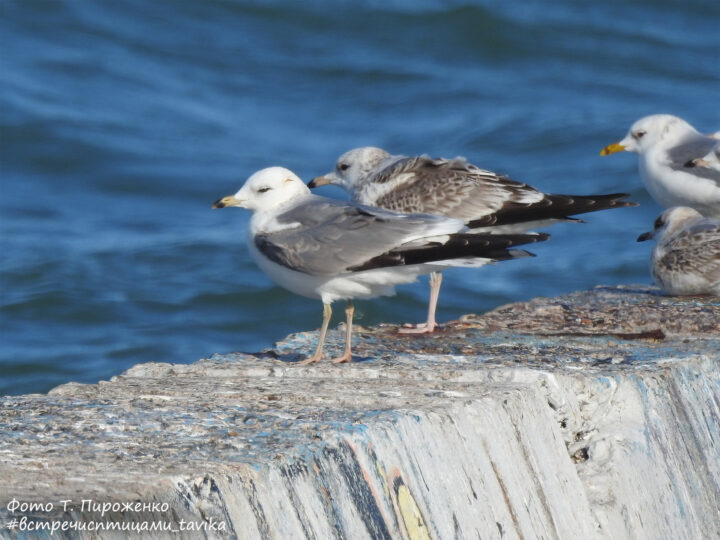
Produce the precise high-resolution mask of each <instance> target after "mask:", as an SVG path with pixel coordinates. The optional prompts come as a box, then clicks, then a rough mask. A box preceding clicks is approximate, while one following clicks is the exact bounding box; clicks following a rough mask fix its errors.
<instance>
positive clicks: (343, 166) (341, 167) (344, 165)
mask: <svg viewBox="0 0 720 540" xmlns="http://www.w3.org/2000/svg"><path fill="white" fill-rule="evenodd" d="M337 168H338V169H339V170H341V171H347V170H348V169H349V168H350V165H348V164H347V163H340V164H338V167H337Z"/></svg>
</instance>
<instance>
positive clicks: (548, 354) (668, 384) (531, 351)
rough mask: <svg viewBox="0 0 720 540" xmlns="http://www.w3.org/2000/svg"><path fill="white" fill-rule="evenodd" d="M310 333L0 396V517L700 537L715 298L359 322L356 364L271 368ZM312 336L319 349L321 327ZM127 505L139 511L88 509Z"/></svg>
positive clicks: (712, 402) (354, 532)
mask: <svg viewBox="0 0 720 540" xmlns="http://www.w3.org/2000/svg"><path fill="white" fill-rule="evenodd" d="M590 334H592V335H590ZM316 337H317V334H316V332H311V333H303V334H296V335H292V336H290V337H289V338H288V339H287V340H285V341H284V342H282V343H280V344H278V346H277V347H276V348H275V350H274V351H267V352H266V353H265V354H259V355H246V354H236V355H226V356H215V357H213V358H211V359H207V360H202V361H200V362H197V363H195V364H191V365H172V364H161V363H157V364H144V365H138V366H136V367H134V368H132V369H131V370H129V371H128V372H126V373H124V374H123V375H121V376H118V377H115V378H114V379H113V380H111V381H110V382H101V383H100V384H98V385H79V384H67V385H63V386H60V387H58V388H56V389H55V390H53V391H52V392H50V393H49V394H48V395H29V396H21V397H9V398H3V399H1V400H0V524H3V523H5V525H8V524H10V523H11V522H12V520H13V519H18V518H21V517H22V516H25V517H26V518H28V517H29V518H30V521H32V522H33V523H44V524H51V523H52V522H53V521H52V520H56V521H55V522H56V523H61V522H62V520H66V521H67V522H68V523H72V524H74V526H76V527H77V526H78V524H84V525H88V524H89V523H104V524H106V525H107V523H110V522H117V523H121V524H135V525H136V526H141V524H142V523H146V524H149V523H150V522H153V521H155V522H166V523H167V524H169V525H170V526H172V527H173V528H175V529H177V528H179V527H180V524H181V520H184V521H182V522H183V523H187V522H192V523H193V526H194V527H197V528H202V525H203V524H205V529H203V530H202V531H200V532H199V533H198V532H197V531H187V530H186V531H184V532H180V533H170V532H161V533H155V534H150V533H147V532H145V533H143V534H142V536H143V537H155V538H164V537H172V538H197V537H198V536H208V537H239V538H282V539H285V538H305V537H308V538H318V539H324V538H333V537H334V538H368V537H372V538H503V539H504V538H526V539H527V538H561V539H564V538H572V539H575V538H603V539H618V538H648V539H657V538H673V539H675V538H688V539H695V538H715V537H718V531H720V361H719V358H720V352H719V351H720V302H718V299H708V298H692V299H672V298H666V297H663V296H661V295H660V294H659V293H658V292H657V291H655V290H652V289H641V288H635V289H630V288H619V289H610V288H599V289H597V290H595V291H589V292H585V293H578V294H575V295H568V296H565V297H561V298H552V299H536V300H533V301H531V302H529V303H524V304H514V305H511V306H505V307H502V308H499V309H497V310H495V311H493V312H491V313H488V314H486V315H483V316H466V317H464V318H463V320H461V321H457V322H454V323H452V324H448V325H447V326H446V327H445V328H444V329H443V331H442V332H441V334H440V335H439V336H436V337H423V336H408V335H402V336H398V335H397V334H396V333H395V328H393V327H390V326H381V327H377V328H373V329H359V331H358V333H357V341H356V352H357V354H358V355H359V356H364V357H366V358H367V361H362V362H356V363H354V364H351V365H341V366H335V365H327V364H322V365H311V366H298V365H292V364H291V363H290V362H289V361H290V360H293V359H295V357H297V356H298V355H303V354H307V353H308V352H309V351H311V349H312V347H313V346H314V340H315V339H316ZM328 343H329V345H330V346H331V347H333V346H334V347H335V348H336V349H337V352H339V351H340V350H341V346H342V336H341V332H339V331H334V332H331V334H330V336H329V341H328ZM331 352H332V351H331ZM83 499H85V500H89V499H92V501H93V504H94V505H96V506H94V507H93V508H91V509H90V510H91V511H87V510H88V509H87V508H85V509H83V508H82V507H81V501H82V500H83ZM63 500H71V502H69V503H67V509H66V510H67V511H66V512H62V503H60V501H63ZM12 501H17V504H19V503H28V502H35V503H41V504H43V505H45V507H44V508H42V509H38V508H34V509H32V510H30V509H27V508H25V509H24V511H22V510H23V508H17V509H15V511H14V512H11V511H10V509H8V503H9V502H12ZM138 501H139V502H140V504H142V503H145V504H146V505H147V506H146V509H147V510H154V511H149V512H148V511H145V512H142V511H140V512H138V511H135V507H133V510H132V511H130V510H127V508H126V511H125V512H112V511H110V512H106V513H104V514H103V512H102V509H101V507H100V506H99V505H102V504H108V505H111V504H113V503H115V504H116V505H122V503H128V504H129V503H132V504H135V503H136V502H138ZM48 503H53V505H54V507H53V509H52V511H49V510H48V511H46V510H47V504H48ZM152 503H155V505H156V506H155V507H154V508H153V507H152ZM161 504H167V507H163V508H162V509H161V508H159V506H160V505H161ZM86 505H87V503H86ZM139 508H140V509H142V507H139ZM92 510H95V511H94V512H93V511H92ZM26 523H27V522H26ZM219 523H223V524H224V529H225V530H224V531H223V530H218V529H219V526H218V524H219ZM212 525H214V527H212ZM47 526H49V525H47ZM101 526H102V525H101ZM45 535H46V536H48V537H49V532H47V531H45ZM64 535H65V536H67V537H73V538H74V537H78V536H82V537H86V538H107V537H110V536H113V535H110V534H108V532H107V531H102V532H88V531H85V532H83V533H82V534H79V533H77V532H73V531H72V530H70V531H67V532H65V533H64ZM0 536H6V537H10V538H14V537H17V536H20V537H35V534H27V533H23V534H20V533H19V532H18V530H17V528H16V529H14V530H12V531H11V530H9V529H8V528H7V527H6V528H2V527H0ZM114 536H117V537H120V536H122V535H121V534H120V533H114ZM52 537H53V538H61V537H63V536H62V535H61V534H60V532H56V533H55V534H54V535H53V536H52Z"/></svg>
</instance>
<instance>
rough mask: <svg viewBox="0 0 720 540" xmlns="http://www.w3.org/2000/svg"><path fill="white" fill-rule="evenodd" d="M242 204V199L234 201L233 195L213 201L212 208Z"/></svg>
mask: <svg viewBox="0 0 720 540" xmlns="http://www.w3.org/2000/svg"><path fill="white" fill-rule="evenodd" d="M243 202H244V201H243V200H242V199H236V198H235V195H228V196H227V197H223V198H222V199H218V200H217V201H215V202H214V203H213V205H212V207H213V208H226V207H228V206H242V204H243Z"/></svg>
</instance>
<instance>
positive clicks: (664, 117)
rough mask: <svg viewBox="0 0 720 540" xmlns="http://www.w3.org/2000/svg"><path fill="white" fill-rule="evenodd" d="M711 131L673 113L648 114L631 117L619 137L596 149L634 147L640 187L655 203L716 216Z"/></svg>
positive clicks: (719, 203) (719, 187)
mask: <svg viewBox="0 0 720 540" xmlns="http://www.w3.org/2000/svg"><path fill="white" fill-rule="evenodd" d="M714 137H715V135H710V136H707V135H703V134H702V133H700V132H699V131H697V130H696V129H695V128H694V127H692V126H691V125H690V124H688V123H687V122H686V121H685V120H683V119H682V118H678V117H677V116H672V115H670V114H653V115H651V116H646V117H644V118H641V119H640V120H638V121H637V122H635V123H634V124H633V125H632V126H631V127H630V130H629V131H628V133H627V135H626V136H625V138H624V139H623V140H621V141H620V142H616V143H613V144H610V145H608V146H606V147H605V148H603V149H602V151H601V152H600V155H603V156H607V155H609V154H614V153H615V152H620V151H622V150H625V151H627V152H635V153H636V154H637V155H638V165H639V170H640V177H641V178H642V181H643V183H644V184H645V188H646V189H647V190H648V193H650V196H651V197H652V198H653V199H655V201H656V202H657V203H658V204H659V205H660V206H663V207H665V208H670V207H673V206H690V207H691V208H695V209H696V210H697V211H698V212H700V213H701V214H702V215H704V216H709V217H715V218H720V165H717V163H718V156H717V154H718V141H717V139H715V138H714ZM713 163H714V164H713Z"/></svg>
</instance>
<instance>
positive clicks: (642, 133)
mask: <svg viewBox="0 0 720 540" xmlns="http://www.w3.org/2000/svg"><path fill="white" fill-rule="evenodd" d="M646 133H647V131H645V130H642V129H641V130H639V131H636V132H635V138H636V139H642V138H643V137H644V136H645V134H646Z"/></svg>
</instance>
